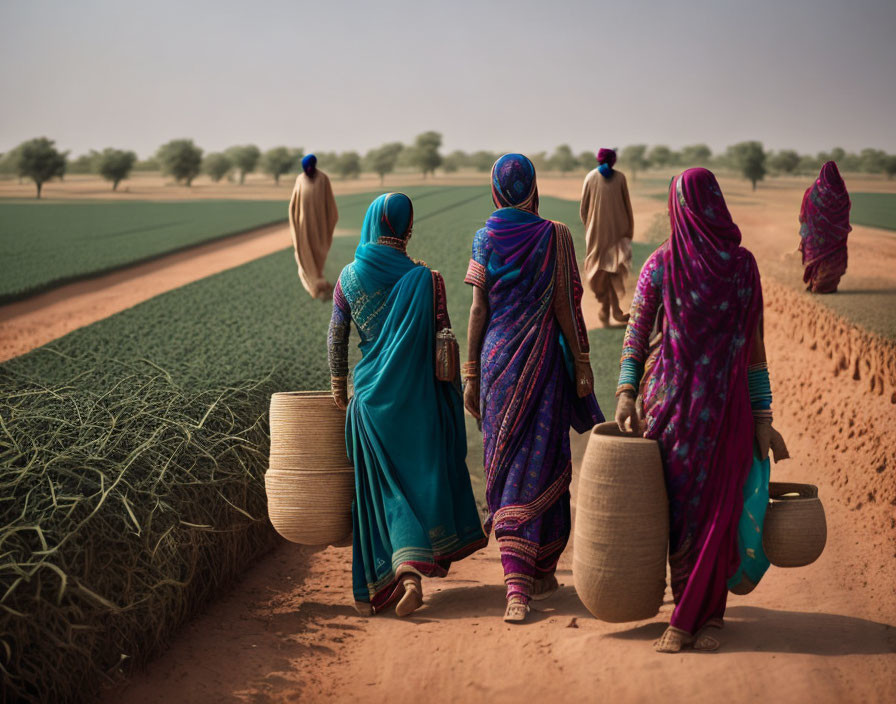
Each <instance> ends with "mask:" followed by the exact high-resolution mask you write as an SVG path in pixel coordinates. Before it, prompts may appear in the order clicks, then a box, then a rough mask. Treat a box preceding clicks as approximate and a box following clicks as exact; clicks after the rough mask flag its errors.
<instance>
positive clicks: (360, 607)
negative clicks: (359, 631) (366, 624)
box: [355, 601, 373, 616]
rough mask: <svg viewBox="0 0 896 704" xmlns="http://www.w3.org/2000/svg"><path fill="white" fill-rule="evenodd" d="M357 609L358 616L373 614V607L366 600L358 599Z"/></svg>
mask: <svg viewBox="0 0 896 704" xmlns="http://www.w3.org/2000/svg"><path fill="white" fill-rule="evenodd" d="M355 611H357V612H358V616H373V607H372V606H371V605H370V603H369V602H366V601H356V602H355Z"/></svg>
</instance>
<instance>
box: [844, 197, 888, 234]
mask: <svg viewBox="0 0 896 704" xmlns="http://www.w3.org/2000/svg"><path fill="white" fill-rule="evenodd" d="M849 198H850V200H851V201H852V208H850V211H849V220H850V222H851V223H852V224H853V225H867V226H868V227H880V228H883V229H885V230H896V193H850V194H849Z"/></svg>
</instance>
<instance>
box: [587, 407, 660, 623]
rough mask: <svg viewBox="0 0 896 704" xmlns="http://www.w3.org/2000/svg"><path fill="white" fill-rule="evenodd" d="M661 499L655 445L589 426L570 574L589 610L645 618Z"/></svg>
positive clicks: (607, 426)
mask: <svg viewBox="0 0 896 704" xmlns="http://www.w3.org/2000/svg"><path fill="white" fill-rule="evenodd" d="M668 544H669V504H668V499H667V498H666V485H665V481H664V478H663V466H662V461H661V459H660V452H659V446H658V445H657V443H656V442H655V441H654V440H646V439H644V438H639V437H635V436H632V435H623V434H622V433H621V432H620V431H619V428H618V427H617V426H616V424H615V423H602V424H601V425H598V426H597V427H595V428H594V430H593V431H592V433H591V437H590V438H589V440H588V448H587V449H586V450H585V458H584V460H583V461H582V471H581V476H580V478H579V485H578V491H577V496H576V525H575V539H574V542H573V546H574V555H573V582H574V583H575V587H576V592H577V593H578V595H579V598H580V599H581V600H582V603H583V604H584V605H585V607H586V608H587V609H588V611H590V612H591V613H592V614H593V615H594V617H595V618H599V619H601V620H602V621H610V622H614V623H620V622H623V621H640V620H642V619H648V618H652V617H653V616H655V615H656V613H657V612H658V611H659V608H660V606H661V605H662V603H663V595H664V593H665V590H666V551H667V549H668Z"/></svg>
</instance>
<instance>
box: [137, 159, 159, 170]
mask: <svg viewBox="0 0 896 704" xmlns="http://www.w3.org/2000/svg"><path fill="white" fill-rule="evenodd" d="M161 170H162V165H161V164H160V163H159V160H158V158H157V157H155V156H151V157H149V158H148V159H143V160H142V161H138V162H137V163H136V164H134V171H161Z"/></svg>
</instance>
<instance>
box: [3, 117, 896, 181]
mask: <svg viewBox="0 0 896 704" xmlns="http://www.w3.org/2000/svg"><path fill="white" fill-rule="evenodd" d="M441 146H442V135H441V134H440V133H438V132H434V131H428V132H423V133H422V134H419V135H417V137H416V138H415V139H414V141H413V143H411V144H408V145H405V144H402V143H401V142H388V143H386V144H383V145H382V146H380V147H377V148H375V149H371V150H370V151H368V152H367V153H366V154H364V155H363V156H361V155H360V154H359V153H358V152H356V151H344V152H320V151H316V152H315V155H316V156H317V160H318V165H319V166H320V167H321V168H322V169H325V170H327V171H329V172H331V173H332V174H334V175H336V176H338V177H339V178H342V179H352V178H358V177H359V176H360V175H361V173H362V172H368V173H375V174H377V175H378V176H379V177H380V182H381V183H382V182H383V180H384V179H385V177H386V176H387V175H388V174H391V173H393V172H394V171H395V170H396V169H404V170H411V169H413V170H417V171H419V172H420V173H421V174H422V176H423V178H426V177H427V176H431V175H433V174H435V172H436V170H437V169H441V170H442V171H443V172H444V173H455V172H457V171H460V170H475V171H480V172H487V171H488V170H489V169H491V167H492V164H493V163H494V162H495V159H497V158H498V156H500V152H492V151H483V150H481V151H476V152H472V153H467V152H464V151H460V150H455V151H453V152H451V153H450V154H447V155H446V156H442V154H441V152H440V151H439V150H440V148H441ZM618 153H619V164H620V168H623V169H625V170H626V171H627V172H629V173H630V175H631V177H632V179H637V176H638V174H639V173H641V172H644V171H648V170H651V169H657V170H660V169H669V168H688V167H692V166H707V167H711V168H713V169H724V170H734V171H737V172H739V173H740V174H741V175H743V177H744V178H746V179H748V180H749V181H750V182H751V183H752V184H753V188H754V189H755V188H756V184H757V183H758V182H759V181H762V180H763V179H764V178H765V177H766V176H767V175H773V176H774V175H781V174H788V175H789V174H795V175H811V174H814V173H817V172H818V170H819V169H820V168H821V165H822V164H823V163H825V162H826V161H830V160H833V161H836V162H837V164H838V165H839V167H840V170H841V171H846V172H863V173H870V174H886V175H887V177H888V178H892V177H893V176H894V175H896V155H893V154H887V153H886V152H884V151H882V150H880V149H870V148H869V149H863V150H862V151H861V152H859V153H850V152H846V151H845V150H844V149H841V148H840V147H835V148H834V149H832V150H831V151H830V152H820V153H818V154H816V155H809V154H800V153H798V152H796V151H794V150H792V149H783V150H780V151H765V149H764V148H763V145H762V143H761V142H757V141H748V142H739V143H738V144H733V145H731V146H730V147H728V148H727V149H726V150H725V151H724V152H721V153H719V154H713V152H712V150H711V149H710V148H709V147H708V146H707V145H705V144H692V145H688V146H685V147H682V148H681V149H679V150H677V151H676V150H674V149H671V148H670V147H668V146H667V145H664V144H656V145H652V146H648V145H646V144H630V145H628V146H626V147H623V148H622V149H620V150H618ZM304 155H305V151H304V149H303V148H302V147H295V148H293V147H286V146H279V147H273V148H272V149H268V150H267V151H265V152H262V151H261V150H260V149H259V148H258V147H257V146H255V145H254V144H244V145H237V146H233V147H230V148H229V149H226V150H224V151H222V152H211V153H207V154H206V153H204V152H203V150H202V149H201V148H200V147H198V146H196V144H195V143H194V142H193V140H191V139H174V140H171V141H170V142H168V143H166V144H163V145H162V146H161V147H159V148H158V150H156V153H155V154H154V155H153V156H152V157H150V158H148V159H145V160H143V161H141V160H139V159H138V158H137V155H136V154H135V153H134V152H133V151H127V150H122V149H114V148H111V147H110V148H107V149H103V150H102V151H95V150H91V151H90V152H88V153H87V154H82V155H81V156H79V157H77V158H74V159H71V160H70V159H69V154H68V152H61V151H59V150H58V149H56V146H55V143H54V142H53V140H50V139H47V138H46V137H39V138H37V139H31V140H28V141H27V142H23V143H22V144H20V145H18V146H17V147H15V148H14V149H11V150H10V151H9V152H7V153H6V154H3V155H0V174H14V175H17V176H18V177H19V179H20V180H23V179H29V180H31V181H33V182H34V184H35V186H36V189H37V197H38V198H40V195H41V190H42V187H43V184H44V183H46V182H47V181H50V180H52V179H54V178H59V179H62V178H63V177H64V176H65V174H66V173H74V174H90V173H93V174H98V175H100V176H102V178H104V179H106V180H107V181H109V182H110V183H111V184H112V190H113V191H114V190H117V188H118V185H119V183H121V182H122V181H123V180H125V179H127V178H128V177H129V176H130V174H131V172H132V171H161V172H162V173H163V174H165V175H166V176H170V177H172V178H173V179H174V180H175V181H176V182H177V183H182V184H184V185H185V186H190V185H191V184H192V182H193V180H194V179H195V178H196V177H197V176H199V174H201V173H204V174H206V175H207V176H208V177H209V178H210V179H211V180H212V181H214V182H219V181H221V180H222V179H224V178H227V177H229V178H230V179H232V180H233V181H235V182H238V183H239V184H241V185H242V184H243V183H245V180H246V176H247V175H249V174H251V173H255V172H257V171H259V170H260V171H262V172H263V173H265V174H267V175H268V176H270V177H271V178H272V179H273V180H274V182H275V183H280V177H281V176H284V175H287V174H298V173H300V172H301V161H302V157H303V156H304ZM529 156H530V158H531V159H532V161H533V163H534V164H535V168H536V169H537V170H538V171H540V172H545V171H554V172H559V173H561V174H570V173H574V172H583V171H590V170H591V169H593V168H594V167H595V166H596V165H597V162H596V159H595V153H594V152H592V151H584V152H579V153H578V154H576V153H575V152H574V151H573V149H572V147H570V146H569V145H568V144H561V145H560V146H558V147H557V148H556V149H555V150H554V151H553V152H552V153H550V154H548V153H547V152H545V151H542V152H536V153H534V154H529Z"/></svg>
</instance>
